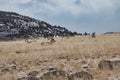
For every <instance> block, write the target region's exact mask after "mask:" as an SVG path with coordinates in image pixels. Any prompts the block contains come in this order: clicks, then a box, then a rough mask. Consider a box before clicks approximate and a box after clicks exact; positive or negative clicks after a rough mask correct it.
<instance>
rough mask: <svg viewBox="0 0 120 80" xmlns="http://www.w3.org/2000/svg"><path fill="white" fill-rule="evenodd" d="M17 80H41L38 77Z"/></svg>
mask: <svg viewBox="0 0 120 80" xmlns="http://www.w3.org/2000/svg"><path fill="white" fill-rule="evenodd" d="M17 80H40V79H39V78H37V77H33V76H32V77H31V76H30V77H23V78H18V79H17Z"/></svg>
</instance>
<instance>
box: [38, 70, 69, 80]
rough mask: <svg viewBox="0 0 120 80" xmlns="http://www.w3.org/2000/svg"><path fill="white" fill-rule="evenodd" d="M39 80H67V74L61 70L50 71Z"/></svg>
mask: <svg viewBox="0 0 120 80" xmlns="http://www.w3.org/2000/svg"><path fill="white" fill-rule="evenodd" d="M40 79H41V80H68V74H67V72H65V71H63V70H53V69H52V70H50V71H49V72H47V73H44V74H43V76H42V77H41V78H40Z"/></svg>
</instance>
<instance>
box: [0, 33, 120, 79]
mask: <svg viewBox="0 0 120 80" xmlns="http://www.w3.org/2000/svg"><path fill="white" fill-rule="evenodd" d="M55 40H56V43H54V44H52V45H47V46H41V42H43V41H44V42H47V41H48V40H46V39H39V40H37V42H32V43H29V44H28V43H26V42H25V41H24V40H22V41H9V42H0V65H2V64H8V63H11V62H12V61H13V60H16V61H17V62H18V64H19V66H21V67H24V64H23V63H26V62H27V61H32V64H31V65H29V66H28V67H27V69H25V70H24V72H29V71H30V70H31V67H32V66H33V67H36V68H37V67H38V65H37V64H36V62H37V61H40V60H42V61H43V60H46V59H47V60H50V62H49V63H46V65H47V66H46V65H43V64H42V65H43V66H44V67H46V68H49V66H50V65H52V67H56V68H59V69H64V70H72V71H73V72H76V71H81V70H83V69H82V64H81V63H80V60H84V59H85V60H87V62H88V63H89V64H90V72H91V73H92V74H93V75H95V74H96V73H97V74H99V71H98V70H97V69H98V68H97V64H98V63H99V61H100V60H102V59H112V58H113V56H116V55H117V56H116V57H118V58H120V34H101V35H97V37H96V38H91V37H90V36H87V37H85V36H82V37H80V36H76V37H70V38H56V39H55ZM17 53H18V54H17ZM60 58H65V59H70V60H69V61H67V62H66V65H65V64H64V63H65V62H64V61H63V62H62V61H61V59H60ZM49 64H50V65H49ZM16 73H17V74H16ZM97 74H96V75H95V77H96V78H97V79H98V80H105V79H106V76H107V73H105V72H104V74H106V75H104V76H103V75H102V74H99V75H97ZM16 76H19V73H18V72H14V73H13V74H11V75H8V74H6V75H1V76H0V77H1V79H2V78H6V77H11V80H12V78H15V77H16ZM101 76H103V79H99V78H101Z"/></svg>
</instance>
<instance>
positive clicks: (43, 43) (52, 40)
mask: <svg viewBox="0 0 120 80" xmlns="http://www.w3.org/2000/svg"><path fill="white" fill-rule="evenodd" d="M55 42H56V41H55V40H54V39H53V38H52V39H51V40H50V42H42V43H41V45H42V46H47V45H51V44H53V43H55Z"/></svg>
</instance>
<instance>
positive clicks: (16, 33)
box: [0, 11, 77, 40]
mask: <svg viewBox="0 0 120 80" xmlns="http://www.w3.org/2000/svg"><path fill="white" fill-rule="evenodd" d="M75 34H77V33H75V32H74V33H73V32H71V31H69V30H68V29H66V28H64V27H60V26H52V25H50V24H48V23H47V22H44V21H40V20H36V19H34V18H30V17H28V16H23V15H20V14H18V13H14V12H4V11H0V39H1V40H2V39H3V40H4V39H15V38H26V37H34V38H37V37H48V36H65V35H75Z"/></svg>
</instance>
